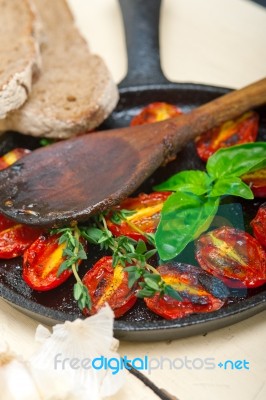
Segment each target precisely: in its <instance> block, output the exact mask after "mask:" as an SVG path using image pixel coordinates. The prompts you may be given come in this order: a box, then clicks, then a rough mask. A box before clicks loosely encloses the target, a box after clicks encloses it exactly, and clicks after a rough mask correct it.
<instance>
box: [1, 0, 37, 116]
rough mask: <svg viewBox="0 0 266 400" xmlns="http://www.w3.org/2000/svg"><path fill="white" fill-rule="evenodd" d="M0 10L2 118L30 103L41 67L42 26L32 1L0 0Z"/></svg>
mask: <svg viewBox="0 0 266 400" xmlns="http://www.w3.org/2000/svg"><path fill="white" fill-rule="evenodd" d="M0 10H1V13H0V26H1V28H0V36H1V41H0V55H1V57H0V119H2V118H5V117H6V115H7V114H8V113H9V112H10V111H12V110H16V109H17V108H19V107H20V106H21V105H22V104H23V103H24V102H25V101H26V100H27V98H28V95H29V92H30V91H31V88H32V81H33V79H36V77H37V75H38V73H39V70H40V67H41V57H40V49H39V39H40V24H39V21H38V17H37V15H36V13H35V12H34V8H33V7H32V4H31V2H30V0H12V2H10V1H8V0H0ZM13 20H14V21H16V23H14V22H13ZM18 21H19V23H18ZM10 43H11V44H10Z"/></svg>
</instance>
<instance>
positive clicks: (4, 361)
mask: <svg viewBox="0 0 266 400" xmlns="http://www.w3.org/2000/svg"><path fill="white" fill-rule="evenodd" d="M0 388H1V392H0V398H1V399H3V400H39V399H41V397H40V393H39V391H38V389H37V387H36V385H35V382H34V380H33V379H32V376H31V371H30V368H29V366H28V365H27V363H26V362H25V361H23V360H22V359H19V358H18V357H16V355H15V354H13V353H11V352H9V350H6V351H3V352H1V353H0Z"/></svg>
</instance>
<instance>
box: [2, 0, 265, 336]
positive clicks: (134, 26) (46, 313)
mask: <svg viewBox="0 0 266 400" xmlns="http://www.w3.org/2000/svg"><path fill="white" fill-rule="evenodd" d="M120 4H121V9H122V12H123V16H124V20H125V30H126V40H127V49H128V69H129V73H128V75H127V77H126V78H125V79H124V80H123V82H121V84H120V85H119V90H120V101H119V104H118V106H117V108H116V110H115V111H114V112H113V113H112V115H111V116H110V118H109V119H108V120H107V121H105V123H104V124H103V125H102V126H101V128H105V129H109V128H115V127H122V126H127V125H128V124H129V122H130V120H131V118H132V116H134V115H135V114H136V113H137V112H138V111H139V110H140V108H142V107H143V106H145V105H147V104H148V103H151V102H154V101H165V102H169V103H173V104H176V105H178V106H179V107H181V108H182V109H183V110H184V111H185V112H187V111H189V110H191V109H192V108H193V107H197V106H199V105H201V104H203V103H206V102H208V101H210V100H212V99H214V98H216V97H218V96H220V95H222V94H225V93H227V92H228V91H229V90H230V89H225V88H220V87H213V86H205V85H196V84H190V83H171V82H169V81H167V80H166V78H165V77H164V76H163V74H162V71H161V68H160V62H159V46H158V32H157V26H158V23H159V9H160V0H146V1H142V0H134V1H132V0H120ZM155 28H156V29H155ZM258 112H259V114H260V133H259V139H260V140H266V108H265V107H264V108H260V109H259V110H258ZM39 145H40V144H39V140H38V139H34V138H30V137H27V136H23V135H19V134H17V133H10V132H9V133H8V134H6V135H4V136H2V137H1V143H0V152H1V154H4V153H6V152H7V151H9V150H10V149H12V148H14V147H21V146H22V147H26V148H32V149H33V148H36V147H38V146H39ZM182 169H204V164H203V163H202V162H201V161H200V160H199V158H198V157H197V155H196V152H195V148H194V144H193V143H190V144H188V145H187V146H186V148H184V150H183V151H182V152H181V153H179V154H178V156H177V159H176V160H175V161H173V162H171V163H169V164H168V165H167V166H166V167H162V168H160V169H159V170H158V171H157V172H156V173H155V174H154V175H153V176H152V177H151V178H150V179H149V180H147V181H146V182H145V183H144V184H143V185H142V186H141V187H140V188H139V190H138V192H150V191H151V190H152V187H153V185H154V184H155V183H159V182H162V181H164V180H165V179H167V178H168V177H169V176H171V175H172V174H174V173H175V172H177V171H180V170H182ZM236 202H237V204H235V203H236ZM227 203H228V204H227V205H225V206H226V207H227V208H226V209H227V212H229V214H230V216H229V219H230V220H232V219H233V220H234V224H235V225H238V224H240V221H238V219H239V217H238V215H239V214H238V212H239V207H242V209H243V214H244V224H245V228H246V229H247V230H249V221H250V220H251V219H252V218H253V217H254V215H255V213H256V210H257V209H258V206H259V204H260V202H259V201H257V200H255V201H253V202H252V201H249V202H247V201H241V202H240V201H239V199H237V200H236V199H227ZM231 203H232V204H231ZM102 255H103V254H99V252H98V251H97V249H96V248H92V247H90V249H89V259H88V260H87V261H86V263H85V264H84V265H83V266H82V267H81V268H80V273H81V275H82V274H84V273H85V270H86V268H88V266H91V265H92V264H93V263H94V262H96V261H97V260H98V259H99V258H100V257H101V256H102ZM184 261H185V262H190V263H196V261H195V260H194V258H193V248H192V247H189V248H188V250H187V252H186V254H185V255H184ZM73 283H74V280H72V278H71V279H70V280H69V281H67V282H66V283H65V284H63V285H62V286H60V287H59V288H57V289H54V290H52V291H50V292H36V291H33V290H31V289H30V288H29V287H28V286H27V285H26V284H25V283H24V281H23V280H22V278H21V259H14V260H10V261H9V260H7V261H0V294H1V296H2V297H3V298H4V299H5V300H7V301H8V302H10V303H11V304H12V305H14V306H15V307H16V308H18V309H20V310H21V311H23V312H24V313H26V314H28V315H30V316H32V317H33V318H35V319H37V320H39V321H41V322H43V323H47V324H53V323H55V322H58V321H65V320H67V319H68V320H73V319H75V318H77V317H81V313H80V311H79V309H78V307H77V306H76V304H75V302H74V301H73V297H72V288H73ZM265 308H266V286H264V287H261V288H259V289H256V290H250V291H249V292H245V293H243V292H241V291H240V292H237V291H235V292H232V293H231V297H230V299H229V302H228V304H227V305H226V306H224V307H223V308H222V309H221V310H219V311H216V312H213V313H209V314H198V315H196V314H195V315H191V316H189V317H186V318H183V319H180V320H174V321H167V320H163V319H162V318H160V317H158V316H156V315H155V314H153V313H151V312H149V310H147V308H146V307H145V306H144V303H143V302H142V301H141V300H139V301H138V303H137V305H136V306H135V307H134V308H133V309H132V310H130V311H129V312H128V313H127V314H126V315H124V316H123V317H122V318H120V319H118V320H116V321H115V325H114V329H115V335H116V336H117V337H120V338H122V339H125V340H134V341H144V340H147V341H150V340H167V339H174V338H179V337H185V336H189V335H195V334H200V333H205V332H208V331H211V330H214V329H218V328H221V327H224V326H227V325H230V324H233V323H235V322H238V321H241V320H243V319H245V318H248V317H250V316H252V315H254V314H257V313H259V312H260V311H262V310H264V309H265Z"/></svg>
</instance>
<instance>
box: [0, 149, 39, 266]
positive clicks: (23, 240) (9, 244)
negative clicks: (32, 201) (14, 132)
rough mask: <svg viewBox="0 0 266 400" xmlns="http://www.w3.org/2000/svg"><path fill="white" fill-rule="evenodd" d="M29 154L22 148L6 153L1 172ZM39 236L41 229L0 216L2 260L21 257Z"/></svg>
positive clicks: (0, 252)
mask: <svg viewBox="0 0 266 400" xmlns="http://www.w3.org/2000/svg"><path fill="white" fill-rule="evenodd" d="M28 153H30V150H27V149H20V148H17V149H14V150H12V151H10V152H9V153H6V154H5V155H4V156H2V157H0V170H2V169H4V168H7V167H9V166H10V165H12V164H13V163H14V162H16V161H17V160H19V159H20V158H21V157H23V156H25V155H26V154H28ZM39 235H40V230H39V229H35V228H31V227H29V226H26V225H21V224H17V223H16V222H15V221H12V220H11V219H9V218H7V217H5V216H4V215H1V214H0V258H5V259H7V258H15V257H18V256H21V255H22V254H23V252H24V250H26V248H27V247H29V246H30V245H31V243H32V242H34V240H35V239H36V238H37V237H38V236H39Z"/></svg>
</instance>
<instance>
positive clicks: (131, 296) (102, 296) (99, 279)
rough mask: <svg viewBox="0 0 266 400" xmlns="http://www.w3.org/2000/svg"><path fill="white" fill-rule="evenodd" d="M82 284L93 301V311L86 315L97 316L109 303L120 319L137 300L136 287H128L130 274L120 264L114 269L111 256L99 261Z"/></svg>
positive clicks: (85, 311) (86, 310)
mask: <svg viewBox="0 0 266 400" xmlns="http://www.w3.org/2000/svg"><path fill="white" fill-rule="evenodd" d="M82 282H83V284H84V285H85V286H86V287H87V288H88V291H89V293H90V296H91V301H92V308H91V310H88V309H84V310H83V312H84V314H85V315H92V314H96V313H97V311H98V310H99V309H100V308H101V307H103V306H104V304H105V303H108V304H109V306H110V307H111V308H112V310H113V311H114V314H115V317H116V318H118V317H121V316H122V315H123V314H125V313H126V312H127V311H128V310H129V309H130V308H131V307H133V305H134V304H135V302H136V300H137V298H136V295H135V293H136V286H135V285H134V286H133V287H132V288H129V287H128V273H127V272H126V271H124V269H123V267H122V266H121V265H119V264H118V265H116V266H115V267H113V266H112V257H110V256H106V257H102V258H101V259H100V260H99V261H97V263H96V264H94V266H93V267H92V269H90V270H89V271H88V272H87V273H86V275H85V276H84V278H83V279H82Z"/></svg>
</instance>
